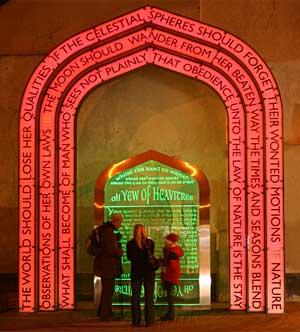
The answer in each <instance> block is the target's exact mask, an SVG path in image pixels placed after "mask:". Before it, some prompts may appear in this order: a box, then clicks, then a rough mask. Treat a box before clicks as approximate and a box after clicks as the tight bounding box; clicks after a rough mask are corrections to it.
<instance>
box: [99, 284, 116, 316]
mask: <svg viewBox="0 0 300 332" xmlns="http://www.w3.org/2000/svg"><path fill="white" fill-rule="evenodd" d="M101 283H102V290H101V299H100V305H99V308H98V315H99V316H100V319H103V320H105V319H109V318H111V317H112V314H113V312H112V298H113V295H114V290H115V279H104V278H101Z"/></svg>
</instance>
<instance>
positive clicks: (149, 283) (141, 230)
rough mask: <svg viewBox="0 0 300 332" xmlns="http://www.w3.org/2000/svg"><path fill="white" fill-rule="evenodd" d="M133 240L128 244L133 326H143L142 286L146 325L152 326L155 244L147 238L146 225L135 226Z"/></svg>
mask: <svg viewBox="0 0 300 332" xmlns="http://www.w3.org/2000/svg"><path fill="white" fill-rule="evenodd" d="M133 235H134V237H133V239H131V240H130V241H128V242H127V245H126V252H127V258H128V259H129V260H130V262H131V275H130V279H131V288H132V297H131V314H132V325H133V326H140V325H141V305H140V295H141V288H142V284H143V283H144V289H145V325H146V326H152V325H153V323H154V303H153V293H154V280H155V272H154V271H153V270H152V269H151V267H150V266H149V254H148V251H150V252H151V254H153V253H154V242H153V241H152V240H151V239H149V238H148V237H147V231H146V228H145V226H144V225H142V224H137V225H135V226H134V231H133Z"/></svg>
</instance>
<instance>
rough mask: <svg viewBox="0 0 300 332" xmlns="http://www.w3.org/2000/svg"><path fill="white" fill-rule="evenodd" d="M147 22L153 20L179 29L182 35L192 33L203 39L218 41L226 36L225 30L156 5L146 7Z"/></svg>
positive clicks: (167, 26)
mask: <svg viewBox="0 0 300 332" xmlns="http://www.w3.org/2000/svg"><path fill="white" fill-rule="evenodd" d="M146 10H147V14H148V15H147V18H146V21H147V22H151V23H153V24H155V25H157V26H158V27H164V28H167V29H170V30H172V31H177V32H179V33H180V34H182V35H190V36H193V37H196V38H201V39H203V40H206V41H209V42H213V43H218V42H220V41H221V40H222V39H224V38H225V37H226V34H225V32H224V31H223V30H220V29H216V28H213V27H210V26H207V25H205V24H203V23H201V22H197V21H194V20H191V19H188V18H186V17H182V16H179V15H175V14H173V13H169V12H166V11H165V10H161V9H158V8H155V7H146Z"/></svg>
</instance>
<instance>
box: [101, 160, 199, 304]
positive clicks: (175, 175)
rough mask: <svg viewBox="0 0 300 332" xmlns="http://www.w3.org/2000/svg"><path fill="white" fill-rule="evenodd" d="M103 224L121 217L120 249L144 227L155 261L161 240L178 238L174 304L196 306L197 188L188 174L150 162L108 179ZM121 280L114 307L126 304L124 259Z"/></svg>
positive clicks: (159, 296)
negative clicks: (139, 225)
mask: <svg viewBox="0 0 300 332" xmlns="http://www.w3.org/2000/svg"><path fill="white" fill-rule="evenodd" d="M104 205H105V219H106V220H107V219H109V216H110V214H112V213H121V214H123V216H124V221H123V227H122V228H121V229H120V231H121V233H122V247H123V249H124V250H125V248H126V243H127V241H128V240H130V239H131V238H132V237H133V227H134V225H135V224H137V223H142V224H144V225H145V226H146V228H147V232H148V236H149V237H150V238H152V239H153V240H154V242H155V255H156V256H157V257H162V248H163V246H164V236H165V235H166V234H168V233H170V232H174V233H177V234H179V235H180V242H179V244H180V245H181V247H182V248H183V250H184V256H183V257H182V259H181V280H180V284H179V285H178V286H177V287H176V288H175V290H174V292H176V301H177V303H178V304H188V305H193V304H199V260H198V252H199V247H198V225H199V186H198V182H197V181H196V180H195V179H194V178H193V177H192V176H190V175H189V174H187V173H184V172H182V171H180V170H177V169H174V168H172V167H169V166H167V165H163V164H161V163H159V162H157V161H153V160H149V161H147V162H145V163H142V164H139V165H138V166H135V167H132V168H130V169H128V170H126V171H124V172H122V173H119V174H117V175H115V176H114V177H112V178H111V179H109V180H108V181H107V183H106V185H105V200H104ZM122 265H123V270H124V274H123V275H122V278H120V279H119V280H117V283H116V288H115V290H116V295H115V298H114V303H115V304H117V303H119V302H120V301H121V302H122V303H123V304H129V303H130V295H131V288H130V262H129V261H128V260H127V258H126V255H124V256H123V257H122ZM159 274H160V273H159V271H158V273H157V280H156V285H155V302H156V303H159V304H165V303H166V299H165V294H164V292H163V289H162V285H161V282H160V278H159Z"/></svg>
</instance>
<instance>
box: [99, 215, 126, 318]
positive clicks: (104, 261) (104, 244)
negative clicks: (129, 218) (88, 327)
mask: <svg viewBox="0 0 300 332" xmlns="http://www.w3.org/2000/svg"><path fill="white" fill-rule="evenodd" d="M122 221H123V217H122V215H120V214H113V215H112V216H111V221H109V222H106V223H104V224H103V225H101V226H99V227H98V229H97V230H96V231H98V234H99V243H100V246H101V251H100V252H101V253H100V255H99V256H95V258H94V275H96V276H99V277H101V283H102V292H101V299H100V305H99V308H98V316H100V319H101V321H111V320H114V317H113V312H112V297H113V294H114V288H115V278H116V277H118V276H120V275H121V265H120V258H121V256H122V254H123V250H122V249H121V248H120V246H119V245H118V241H117V237H116V235H115V234H114V231H115V230H117V229H119V228H120V227H121V226H122Z"/></svg>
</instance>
